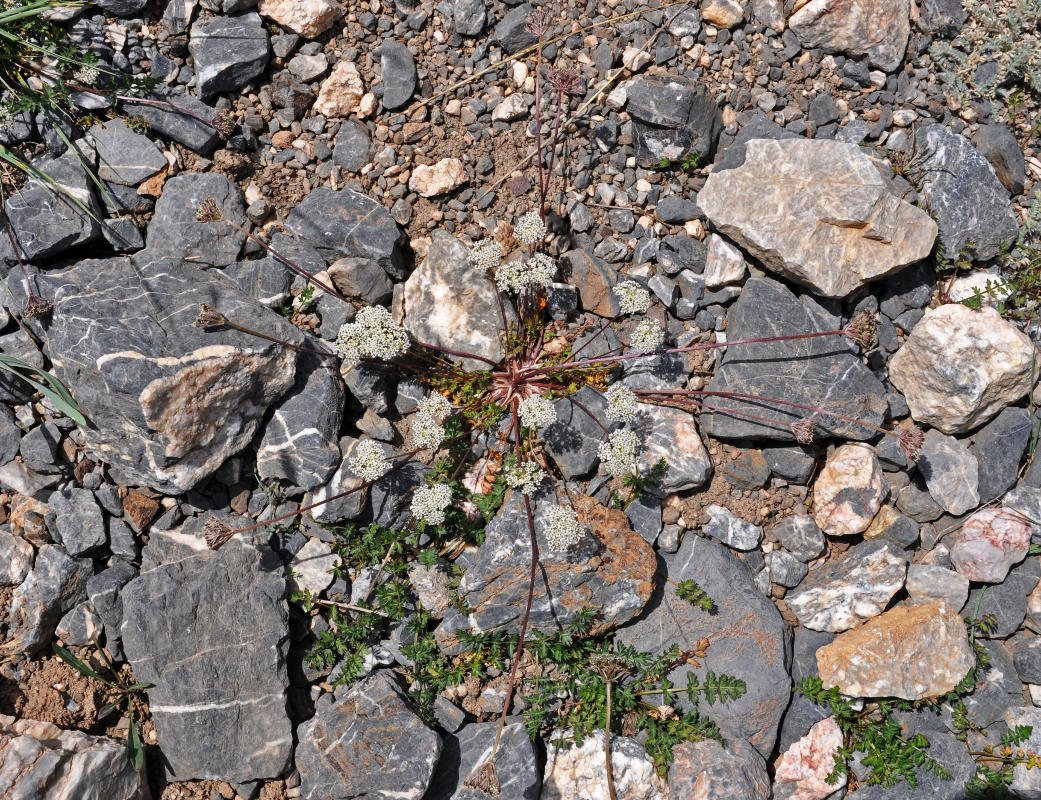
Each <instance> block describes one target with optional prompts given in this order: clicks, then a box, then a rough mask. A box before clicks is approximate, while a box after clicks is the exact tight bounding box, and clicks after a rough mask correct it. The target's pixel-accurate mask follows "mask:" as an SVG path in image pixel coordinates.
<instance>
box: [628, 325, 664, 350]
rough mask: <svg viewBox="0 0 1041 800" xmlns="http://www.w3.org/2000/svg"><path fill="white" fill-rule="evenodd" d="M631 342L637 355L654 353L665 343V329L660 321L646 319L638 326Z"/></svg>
mask: <svg viewBox="0 0 1041 800" xmlns="http://www.w3.org/2000/svg"><path fill="white" fill-rule="evenodd" d="M629 342H630V346H631V347H632V349H633V350H635V351H636V352H637V353H652V352H654V351H655V350H660V349H661V346H662V344H663V343H664V342H665V329H664V328H663V327H662V326H661V323H660V322H658V320H656V319H653V318H651V317H646V318H645V319H642V320H640V322H639V323H638V324H637V325H636V328H635V329H634V330H633V334H632V337H631V338H630V340H629Z"/></svg>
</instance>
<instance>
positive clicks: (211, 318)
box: [192, 303, 228, 329]
mask: <svg viewBox="0 0 1041 800" xmlns="http://www.w3.org/2000/svg"><path fill="white" fill-rule="evenodd" d="M227 324H228V320H227V319H226V318H225V317H224V315H223V314H221V313H220V312H219V311H218V310H217V309H215V308H214V307H213V306H208V305H206V304H205V303H200V304H199V316H198V317H196V318H195V322H193V323H192V325H194V326H195V327H196V328H203V329H209V328H219V327H221V326H222V325H227Z"/></svg>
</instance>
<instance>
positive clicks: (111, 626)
mask: <svg viewBox="0 0 1041 800" xmlns="http://www.w3.org/2000/svg"><path fill="white" fill-rule="evenodd" d="M135 577H137V567H134V566H131V565H130V564H128V563H127V562H126V561H121V560H118V559H114V560H113V562H112V566H110V567H109V568H108V569H106V570H102V571H101V572H99V573H97V574H96V575H93V576H91V578H90V579H88V580H87V597H88V598H89V599H90V604H91V606H93V608H94V611H95V613H96V614H97V615H98V618H99V619H100V620H101V622H102V624H103V625H104V626H105V643H106V645H107V647H108V649H109V650H110V651H112V652H114V653H117V652H119V651H120V649H121V647H122V640H121V638H120V631H119V626H120V625H121V624H122V623H123V598H122V597H121V596H120V591H121V590H122V588H123V587H124V586H126V584H127V583H128V582H130V581H131V580H133V579H134V578H135Z"/></svg>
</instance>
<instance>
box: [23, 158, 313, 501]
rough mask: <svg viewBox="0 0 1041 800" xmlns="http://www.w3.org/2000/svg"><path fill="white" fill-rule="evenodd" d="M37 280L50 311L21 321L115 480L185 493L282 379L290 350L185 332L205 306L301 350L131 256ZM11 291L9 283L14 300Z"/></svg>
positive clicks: (256, 314) (287, 332)
mask: <svg viewBox="0 0 1041 800" xmlns="http://www.w3.org/2000/svg"><path fill="white" fill-rule="evenodd" d="M200 177H206V176H200ZM214 177H222V176H214ZM222 179H223V178H222ZM153 225H154V223H153ZM146 253H147V251H146ZM37 283H38V285H39V290H41V291H43V292H44V294H45V295H46V296H48V297H52V298H53V302H54V312H53V313H52V314H51V316H50V317H49V318H48V320H47V326H46V328H44V327H43V326H42V325H40V324H39V322H37V321H32V320H30V321H29V322H28V323H27V324H28V326H29V327H30V328H32V329H33V330H34V332H35V333H36V334H37V335H38V336H39V337H40V338H41V339H42V340H43V341H44V343H45V346H46V349H47V351H48V354H49V355H50V358H51V360H52V362H53V363H54V371H55V374H56V375H57V376H58V378H59V379H60V380H62V381H63V382H64V383H65V384H66V386H68V387H69V389H70V390H71V391H72V394H73V396H74V397H75V398H76V400H77V402H78V403H79V406H80V408H81V409H82V410H83V412H84V414H86V416H87V417H88V418H89V419H90V420H91V423H92V425H91V426H90V427H89V428H87V429H84V436H85V439H86V442H87V445H88V447H89V448H90V449H91V451H92V453H93V454H94V456H95V457H96V458H100V459H101V460H103V461H105V462H106V463H108V464H110V465H112V466H113V468H115V469H118V471H119V473H120V474H121V475H122V476H123V477H124V478H127V480H125V481H123V482H124V483H128V484H130V485H134V484H137V485H145V486H151V487H152V488H155V489H159V490H165V489H175V490H176V491H185V490H187V489H189V488H191V487H192V486H194V485H195V484H196V483H197V482H198V481H200V480H202V479H203V478H204V477H206V476H208V475H211V474H212V473H213V472H215V471H216V470H217V468H218V467H220V465H221V464H222V463H224V461H225V459H227V457H228V456H230V455H232V454H233V453H236V452H238V451H239V450H241V449H242V448H243V447H245V446H246V444H248V443H249V442H250V441H251V440H252V439H253V436H254V434H255V433H256V431H257V428H258V427H259V424H260V420H261V418H262V417H263V415H264V412H265V411H266V409H267V408H268V407H269V406H270V405H271V404H272V403H273V402H274V401H275V400H277V399H278V398H279V397H280V396H281V395H282V394H283V393H284V392H285V391H286V390H287V389H288V388H289V387H290V386H292V384H293V377H294V372H295V364H296V358H297V354H296V353H295V352H294V351H292V350H289V349H288V348H285V347H282V346H281V345H276V344H274V343H269V342H265V341H263V340H259V339H257V338H256V337H255V336H251V335H249V334H245V333H241V332H239V331H235V330H232V329H224V330H219V331H214V330H209V331H203V330H201V329H199V328H196V327H194V326H193V324H192V323H193V322H194V321H195V319H196V318H197V316H198V310H199V305H200V304H201V303H206V304H209V305H211V306H213V307H215V308H219V309H220V311H221V312H222V313H224V314H226V315H227V316H228V317H229V318H230V319H235V320H241V321H243V322H246V321H248V324H249V325H250V327H255V328H259V329H261V330H264V331H265V332H267V333H268V334H270V335H272V336H277V337H278V338H280V339H283V340H286V341H289V342H292V343H294V344H302V343H303V335H302V334H301V333H300V331H299V330H298V329H297V328H295V327H294V326H293V325H291V324H290V323H289V322H288V321H287V320H285V319H284V318H282V317H281V316H279V315H278V314H276V313H274V312H273V311H269V310H268V309H266V308H264V307H263V306H261V305H259V304H258V303H256V301H254V300H252V299H250V298H247V297H245V296H244V295H243V294H242V293H241V292H240V291H239V290H238V289H237V288H235V287H234V285H233V284H231V282H230V281H228V280H227V279H225V278H223V277H222V276H220V275H215V274H213V273H210V272H204V271H202V270H200V269H198V268H197V267H194V266H192V265H191V264H187V263H184V262H182V261H180V260H172V259H171V260H157V261H145V260H144V259H143V258H142V257H141V254H139V256H138V257H137V259H136V260H135V261H134V262H131V260H130V259H127V258H112V259H108V260H104V261H93V260H88V261H81V262H79V263H77V264H76V265H74V266H72V267H69V268H67V269H64V270H60V271H58V272H48V273H45V274H42V275H40V276H38V278H37ZM21 285H22V281H21V279H20V278H12V283H11V288H12V291H13V292H14V293H15V294H16V295H19V296H20V294H21V292H22V289H21Z"/></svg>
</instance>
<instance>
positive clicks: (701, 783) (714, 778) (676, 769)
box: [669, 739, 770, 800]
mask: <svg viewBox="0 0 1041 800" xmlns="http://www.w3.org/2000/svg"><path fill="white" fill-rule="evenodd" d="M672 757H673V762H672V764H671V765H670V766H669V790H670V792H671V793H672V794H671V797H674V798H681V797H682V798H690V799H691V800H693V798H696V797H704V798H705V799H706V800H708V799H709V798H717V797H718V798H720V800H722V798H724V797H731V798H734V799H735V800H737V798H741V799H742V800H769V798H770V776H769V775H768V774H767V772H766V762H765V761H764V760H763V757H762V756H761V755H759V753H758V752H757V751H756V750H755V749H753V748H752V747H750V746H749V745H748V743H747V742H745V741H743V740H741V739H734V740H732V741H729V742H727V745H726V747H724V746H723V745H721V744H720V743H719V742H717V741H716V740H715V739H703V740H702V741H700V742H680V743H679V744H677V745H674V746H673V748H672Z"/></svg>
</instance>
